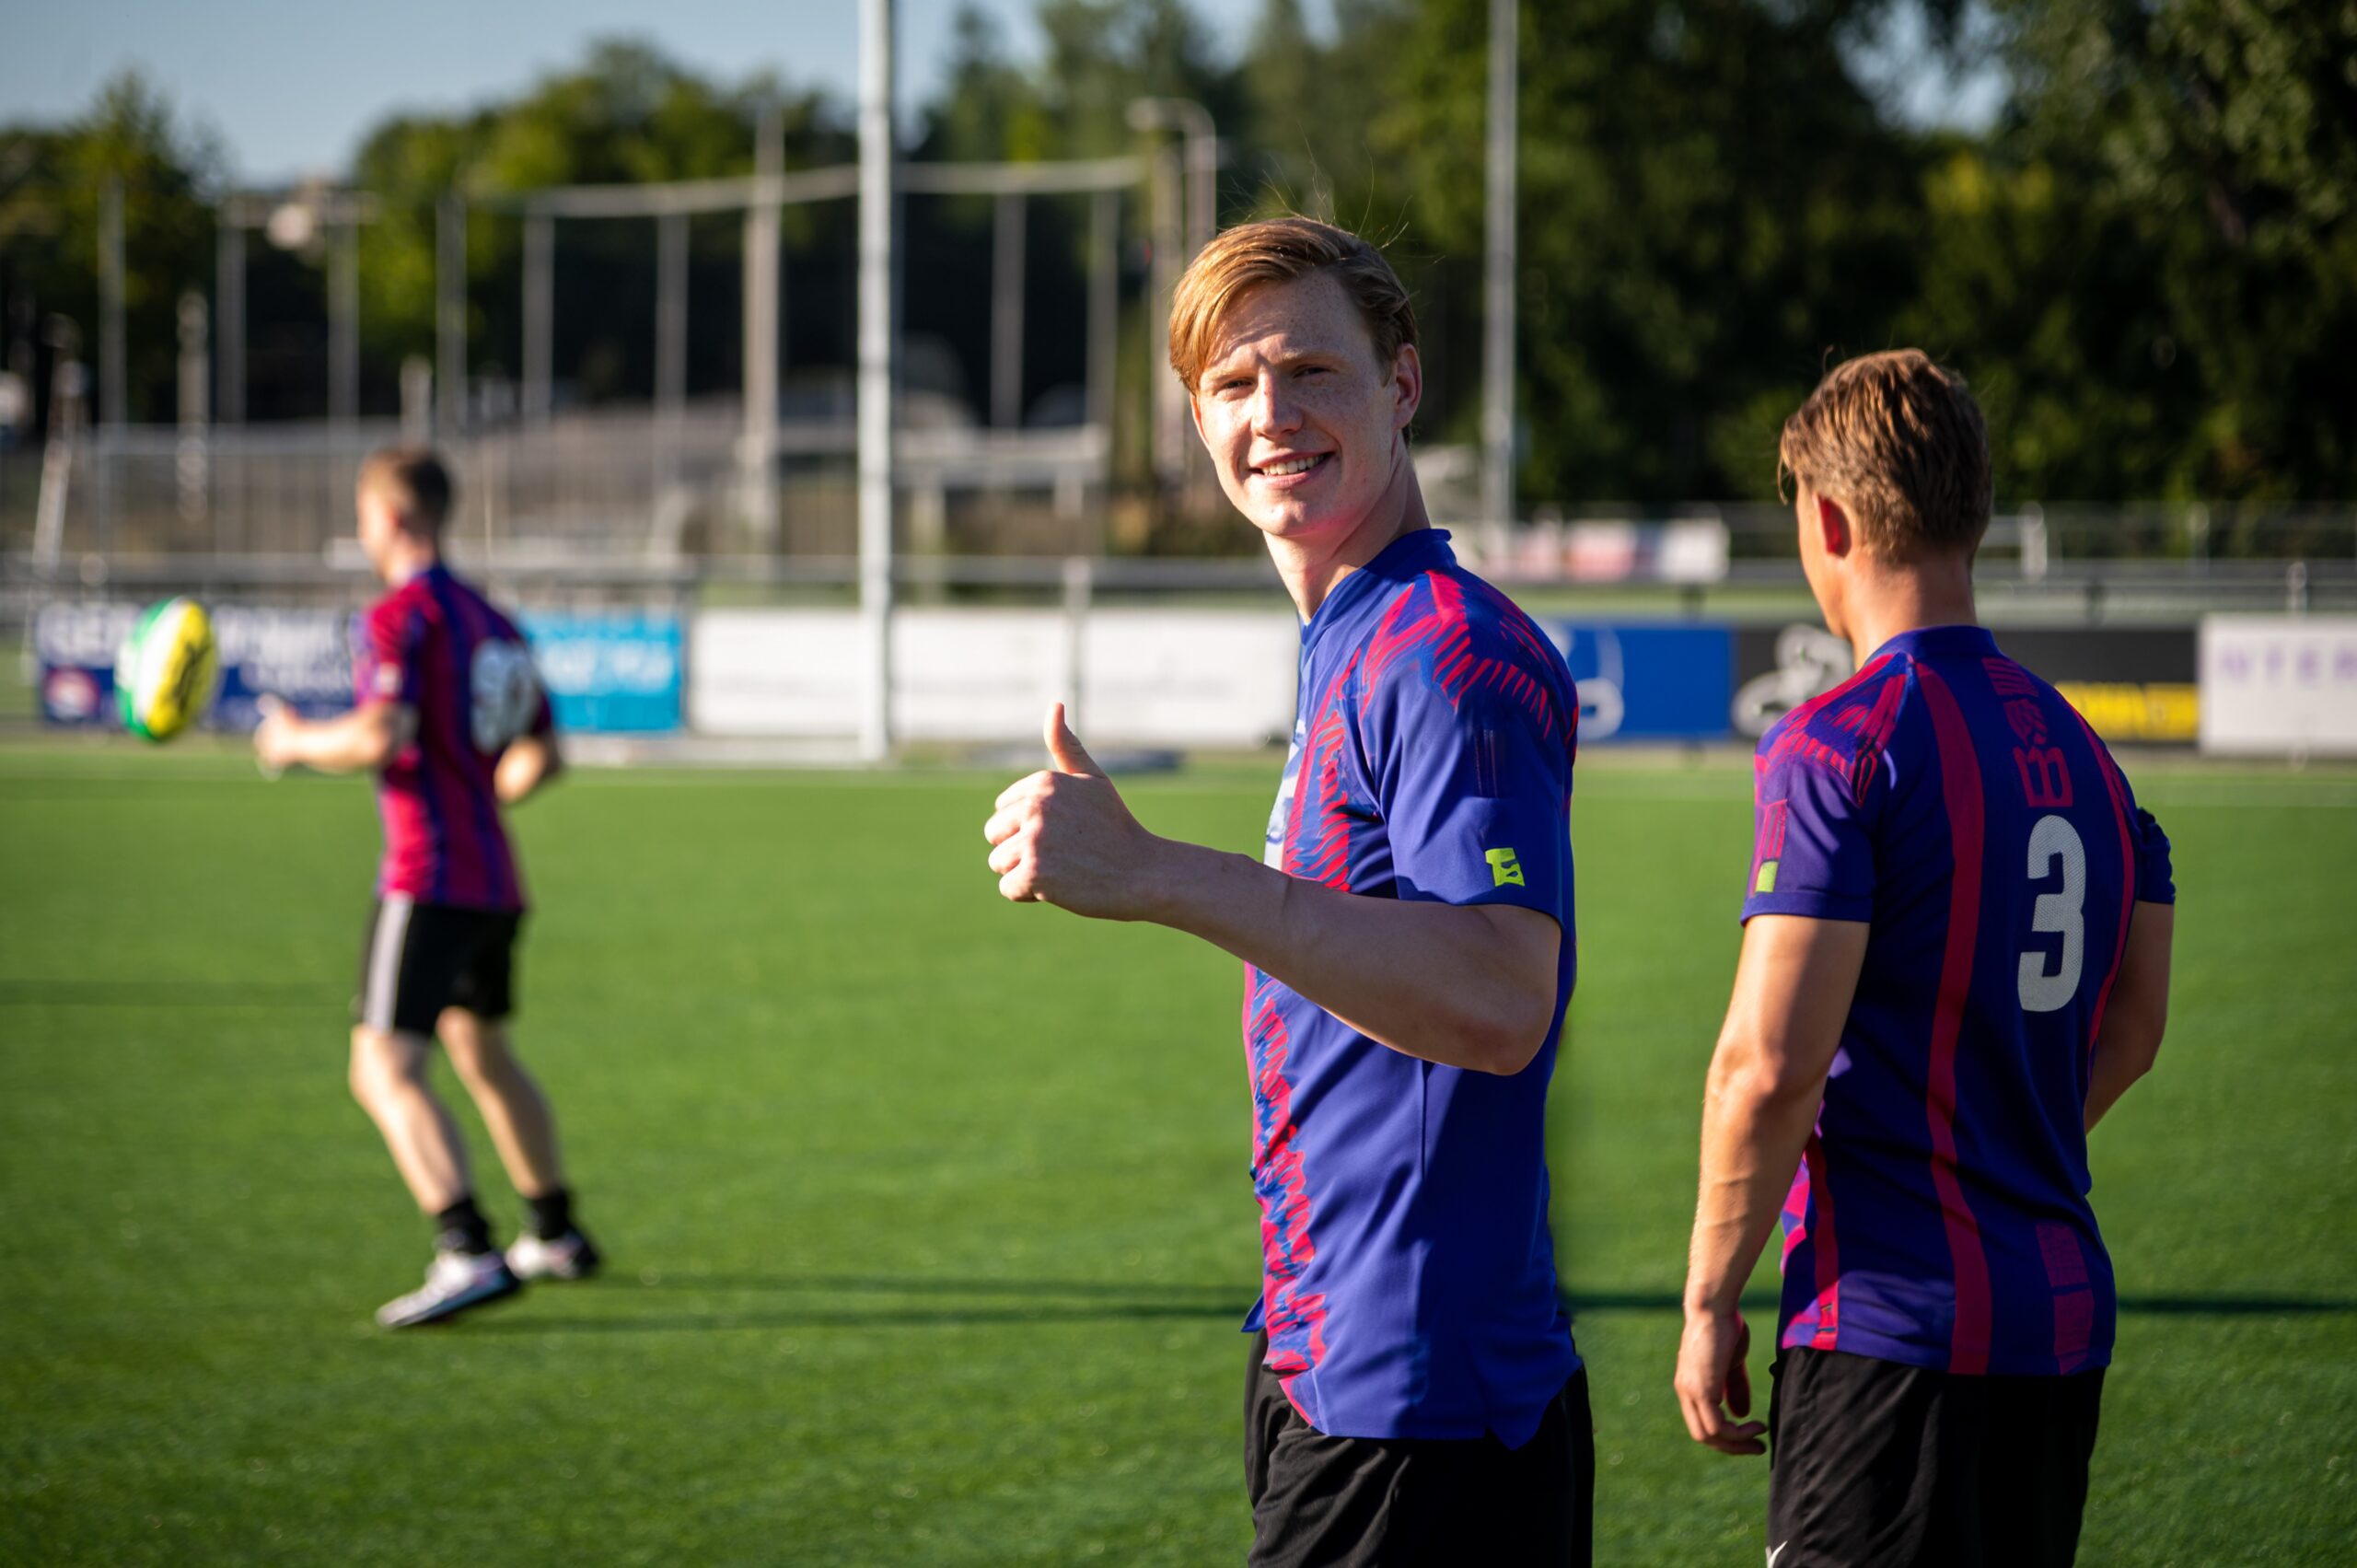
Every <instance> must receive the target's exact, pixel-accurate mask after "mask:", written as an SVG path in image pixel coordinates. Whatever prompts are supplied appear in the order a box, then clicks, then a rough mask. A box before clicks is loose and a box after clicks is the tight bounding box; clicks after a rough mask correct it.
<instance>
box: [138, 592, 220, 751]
mask: <svg viewBox="0 0 2357 1568" xmlns="http://www.w3.org/2000/svg"><path fill="white" fill-rule="evenodd" d="M220 684H221V650H220V648H219V647H218V646H216V645H215V643H214V641H213V618H212V617H211V616H209V615H207V614H205V613H204V606H203V605H201V604H199V603H197V602H196V600H194V599H192V598H168V599H165V600H163V601H162V602H161V603H159V604H151V605H149V606H148V607H147V608H146V610H144V611H143V612H141V614H140V617H139V619H138V620H137V621H133V622H132V625H131V634H130V635H129V636H127V637H125V638H123V640H122V651H121V652H119V653H117V654H116V655H115V659H114V696H115V705H116V706H117V707H118V708H119V709H121V710H122V727H123V728H125V729H127V730H129V731H131V733H132V734H134V735H135V736H137V737H139V738H141V739H142V740H169V739H170V738H172V737H174V736H176V735H178V734H179V733H180V731H182V730H184V729H186V728H187V727H188V726H191V725H192V724H194V723H195V722H196V721H197V720H198V719H200V718H202V717H203V714H204V710H205V709H207V708H209V707H211V706H212V705H213V697H214V693H215V691H217V690H218V689H219V687H220Z"/></svg>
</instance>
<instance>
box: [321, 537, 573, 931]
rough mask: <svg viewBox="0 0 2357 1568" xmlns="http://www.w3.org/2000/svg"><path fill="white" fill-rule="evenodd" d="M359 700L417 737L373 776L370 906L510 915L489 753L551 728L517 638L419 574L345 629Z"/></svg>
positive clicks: (517, 889) (469, 601)
mask: <svg viewBox="0 0 2357 1568" xmlns="http://www.w3.org/2000/svg"><path fill="white" fill-rule="evenodd" d="M354 643H355V647H354V673H353V684H354V691H355V693H356V696H357V698H358V701H359V702H360V703H362V704H363V705H366V704H367V703H404V704H406V705H408V706H409V707H411V708H412V709H414V710H415V711H416V713H417V738H416V739H415V740H413V741H412V742H411V743H410V744H409V745H408V746H406V747H404V748H403V749H401V752H400V753H399V754H398V755H397V756H395V757H394V758H393V760H392V761H390V762H389V763H387V764H386V765H385V767H384V769H383V770H382V771H381V772H379V773H378V774H377V809H378V812H379V814H380V815H381V816H382V817H383V818H384V822H385V859H384V864H383V865H382V867H381V869H380V870H379V872H378V875H377V893H378V895H379V896H385V895H393V896H398V897H404V898H410V899H414V900H417V901H418V902H419V903H427V904H452V905H456V906H459V908H463V909H483V910H503V911H505V910H520V909H522V908H523V907H524V889H523V883H522V882H521V880H520V879H519V878H518V877H517V871H516V857H515V854H514V853H513V852H512V851H511V850H510V849H509V848H508V844H507V832H506V829H505V827H504V826H503V825H502V824H501V822H500V819H499V797H498V796H497V794H496V793H495V792H494V791H493V787H492V774H493V769H494V768H496V767H497V766H498V763H499V754H500V753H501V752H502V751H504V750H505V749H507V744H508V742H510V741H511V740H514V739H515V738H517V737H518V736H521V735H545V734H547V733H548V731H549V729H550V728H551V726H552V717H551V714H550V712H549V701H548V696H547V694H546V693H545V692H544V691H542V690H541V689H540V679H539V677H538V676H537V675H536V674H534V672H533V669H532V656H531V653H530V650H529V649H528V647H527V646H526V645H525V642H524V636H523V633H520V632H518V631H517V629H516V624H515V622H514V621H510V620H508V619H507V617H506V616H505V615H503V614H501V613H500V612H499V610H497V608H495V607H494V606H493V604H492V603H491V601H490V600H489V599H486V598H483V597H482V595H481V594H479V593H477V592H476V591H475V590H474V589H473V588H471V587H469V586H468V585H467V584H465V583H463V582H460V581H459V579H458V578H457V577H456V576H453V575H451V574H450V572H449V570H448V569H447V567H444V566H441V565H439V564H436V565H434V566H430V567H428V568H427V569H426V570H424V571H423V572H420V573H419V574H418V575H416V576H414V577H412V578H410V579H409V581H407V582H405V583H403V584H402V585H401V587H397V588H395V589H393V590H392V592H390V593H389V594H387V595H386V596H385V597H384V598H380V599H378V600H377V602H376V603H375V604H373V605H371V606H369V607H368V609H367V610H366V611H364V612H363V613H362V615H361V617H360V619H359V621H357V622H356V623H355V625H354Z"/></svg>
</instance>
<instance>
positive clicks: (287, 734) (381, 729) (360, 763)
mask: <svg viewBox="0 0 2357 1568" xmlns="http://www.w3.org/2000/svg"><path fill="white" fill-rule="evenodd" d="M416 738H417V710H416V709H415V708H413V707H412V706H410V705H409V704H408V703H364V704H362V705H361V706H359V707H357V708H354V709H353V710H352V711H351V712H350V713H348V714H339V715H338V716H336V717H334V718H331V719H321V720H319V721H318V722H316V723H315V722H312V721H310V720H308V719H304V718H301V717H298V716H297V715H296V714H295V712H294V711H293V710H292V709H290V708H287V707H285V706H284V704H279V705H276V706H273V707H271V708H270V709H269V710H268V711H267V712H266V713H265V714H263V716H262V721H261V725H260V726H257V727H256V728H255V730H254V751H255V753H256V754H257V755H258V756H260V757H261V760H262V761H263V762H264V763H266V764H268V765H269V766H271V767H273V768H291V767H294V766H296V765H297V764H299V765H301V766H303V767H306V768H311V769H314V770H316V771H318V772H322V773H353V772H362V771H364V770H366V769H370V768H381V767H383V766H384V765H385V764H386V763H388V762H389V761H392V760H393V759H394V758H395V757H398V756H400V755H401V750H402V749H403V748H405V747H407V746H408V745H409V744H410V742H411V741H412V740H414V739H416Z"/></svg>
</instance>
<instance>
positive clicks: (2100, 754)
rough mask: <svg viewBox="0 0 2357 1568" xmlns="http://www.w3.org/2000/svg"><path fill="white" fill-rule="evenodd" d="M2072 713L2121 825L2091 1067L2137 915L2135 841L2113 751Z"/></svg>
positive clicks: (2092, 1025) (2092, 1024)
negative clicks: (2114, 906) (2115, 918)
mask: <svg viewBox="0 0 2357 1568" xmlns="http://www.w3.org/2000/svg"><path fill="white" fill-rule="evenodd" d="M2071 716H2072V717H2073V718H2074V719H2077V720H2078V721H2079V728H2080V730H2081V732H2082V733H2084V735H2085V736H2086V738H2087V749H2088V750H2089V751H2091V752H2093V753H2094V754H2095V760H2096V767H2097V768H2098V769H2100V770H2101V771H2102V772H2103V784H2104V788H2105V789H2106V790H2107V791H2109V792H2110V795H2111V818H2112V820H2113V821H2114V822H2115V823H2117V824H2118V825H2119V873H2120V875H2119V940H2118V941H2116V942H2114V943H2113V944H2112V948H2111V969H2110V970H2109V971H2108V972H2107V973H2106V974H2105V976H2104V977H2103V984H2102V986H2101V987H2100V988H2099V989H2097V991H2096V1005H2095V1011H2094V1012H2093V1013H2092V1014H2090V1015H2089V1016H2088V1018H2087V1049H2086V1057H2085V1060H2086V1062H2087V1063H2088V1064H2089V1065H2090V1067H2092V1064H2093V1063H2094V1062H2095V1058H2096V1039H2097V1038H2098V1037H2099V1036H2101V1035H2102V1033H2103V1012H2104V1009H2105V1008H2106V1007H2107V1006H2109V1005H2111V982H2112V981H2116V980H2118V979H2119V966H2120V964H2121V962H2122V961H2123V960H2124V959H2126V958H2127V957H2128V923H2129V922H2130V921H2131V920H2133V919H2135V918H2136V841H2135V837H2134V835H2132V834H2131V832H2130V831H2129V828H2128V802H2127V801H2126V799H2124V798H2123V797H2122V796H2121V795H2120V793H2119V770H2118V769H2117V768H2115V767H2113V766H2112V763H2111V757H2110V754H2109V753H2108V752H2107V751H2105V750H2104V749H2103V742H2102V741H2100V740H2097V739H2096V732H2095V730H2094V728H2093V726H2090V725H2089V724H2088V723H2087V721H2086V719H2085V717H2084V715H2082V714H2080V712H2079V711H2078V710H2077V709H2076V708H2073V709H2072V710H2071Z"/></svg>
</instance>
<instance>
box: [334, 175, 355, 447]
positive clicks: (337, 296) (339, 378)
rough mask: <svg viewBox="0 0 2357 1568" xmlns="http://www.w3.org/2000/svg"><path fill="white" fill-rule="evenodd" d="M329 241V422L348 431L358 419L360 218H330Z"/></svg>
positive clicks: (346, 213) (345, 213) (347, 211)
mask: <svg viewBox="0 0 2357 1568" xmlns="http://www.w3.org/2000/svg"><path fill="white" fill-rule="evenodd" d="M330 222H331V228H330V230H329V233H330V238H329V241H328V248H329V253H328V419H329V422H330V423H331V424H335V425H339V426H343V427H345V428H347V429H348V428H349V427H350V426H351V424H353V423H354V421H355V420H357V419H358V418H359V417H360V214H359V213H358V211H357V210H354V209H353V208H351V207H350V206H348V205H347V206H345V207H344V208H343V210H342V211H341V212H339V213H336V214H335V215H331V219H330Z"/></svg>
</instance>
